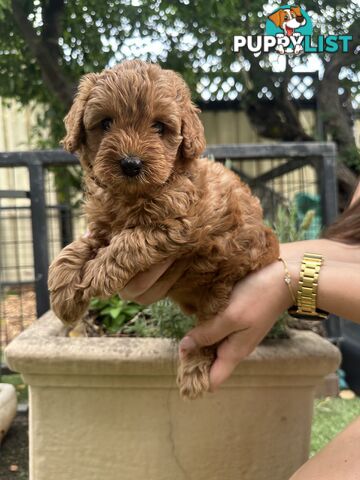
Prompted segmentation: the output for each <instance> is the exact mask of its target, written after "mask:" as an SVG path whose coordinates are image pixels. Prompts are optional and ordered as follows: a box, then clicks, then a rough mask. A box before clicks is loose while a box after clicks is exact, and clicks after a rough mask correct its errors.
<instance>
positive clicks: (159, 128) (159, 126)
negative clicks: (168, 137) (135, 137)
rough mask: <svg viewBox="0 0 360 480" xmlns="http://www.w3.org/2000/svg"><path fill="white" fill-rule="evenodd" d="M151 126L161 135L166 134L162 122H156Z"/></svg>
mask: <svg viewBox="0 0 360 480" xmlns="http://www.w3.org/2000/svg"><path fill="white" fill-rule="evenodd" d="M151 126H152V128H153V129H154V130H155V131H156V133H158V134H159V135H162V134H163V133H164V130H165V125H164V124H163V123H162V122H155V123H153V124H152V125H151Z"/></svg>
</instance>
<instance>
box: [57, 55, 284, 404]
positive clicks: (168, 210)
mask: <svg viewBox="0 0 360 480" xmlns="http://www.w3.org/2000/svg"><path fill="white" fill-rule="evenodd" d="M65 126H66V131H67V134H66V136H65V138H64V140H63V145H64V148H65V149H66V150H68V151H69V152H77V153H78V154H79V157H80V162H81V165H82V167H83V170H84V181H85V186H86V200H85V211H86V214H87V218H88V225H89V231H90V234H89V235H87V236H85V237H82V238H80V239H78V240H76V241H74V242H73V243H71V244H70V245H68V246H67V247H65V248H64V249H63V250H62V251H61V252H60V254H59V256H58V257H57V258H56V259H55V260H54V262H53V263H52V265H51V266H50V270H49V290H50V294H51V304H52V308H53V310H54V312H55V313H56V315H57V316H58V317H59V318H61V319H62V320H63V321H64V322H65V323H67V324H71V323H74V322H76V321H77V320H79V319H80V318H81V317H82V316H83V315H84V313H85V312H86V310H87V308H88V305H89V301H90V299H91V298H92V297H94V296H101V297H109V296H111V295H113V294H114V293H117V292H119V291H120V290H121V289H122V288H123V287H124V286H125V285H126V284H127V283H128V282H129V280H130V279H131V278H132V277H134V275H136V274H137V273H139V272H142V271H144V270H146V269H148V268H149V267H150V266H151V265H153V264H155V263H158V262H161V261H164V260H165V259H166V258H168V257H170V256H172V257H174V258H175V259H176V260H175V262H174V264H173V266H172V267H171V268H170V269H169V270H168V271H167V273H166V274H165V276H164V278H163V281H164V280H166V279H167V278H168V277H172V278H173V279H177V281H176V282H175V284H174V286H173V287H172V288H171V289H170V291H169V292H168V293H167V295H168V296H169V297H170V298H171V299H173V300H174V301H175V302H177V303H178V304H179V305H180V306H181V308H182V309H183V311H184V312H186V313H188V314H195V315H196V316H197V319H198V321H199V322H204V321H207V320H208V319H210V318H212V317H213V316H214V315H215V314H217V313H219V312H221V311H222V310H224V309H225V308H226V306H227V304H228V302H229V297H230V293H231V291H232V288H233V286H234V284H235V283H236V282H237V281H238V280H240V279H242V278H243V277H244V276H245V275H247V274H248V273H249V272H252V271H254V270H257V269H259V268H261V267H263V266H265V265H267V264H269V263H271V262H273V261H274V260H275V259H276V258H277V256H278V254H279V251H278V241H277V239H276V237H275V235H274V233H273V232H272V231H271V229H269V228H268V227H266V226H264V224H263V222H262V210H261V207H260V203H259V200H258V199H257V198H255V197H253V196H252V195H251V192H250V190H249V188H248V187H247V186H246V185H245V184H243V183H242V182H241V180H240V179H239V178H238V177H237V176H236V175H235V174H234V173H232V172H231V171H230V170H228V169H226V168H225V167H223V166H222V165H221V164H219V163H215V162H211V161H209V160H207V159H205V158H200V155H201V153H202V152H203V150H204V148H205V138H204V131H203V127H202V124H201V122H200V120H199V117H198V110H197V109H196V108H195V106H194V105H193V104H192V103H191V98H190V92H189V89H188V87H187V85H186V84H185V83H184V81H183V80H182V78H181V77H180V76H179V75H178V74H176V73H175V72H173V71H170V70H163V69H161V68H160V67H159V66H158V65H154V64H149V63H145V62H141V61H137V60H136V61H126V62H124V63H122V64H120V65H118V66H116V67H114V68H111V69H107V70H104V71H103V72H102V73H100V74H95V73H90V74H88V75H85V76H84V77H83V78H82V79H81V81H80V85H79V88H78V92H77V94H76V96H75V99H74V103H73V105H72V107H71V110H70V112H69V113H68V115H67V116H66V117H65ZM215 352H216V348H215V347H213V348H208V349H204V350H199V351H198V352H197V353H196V354H194V355H191V356H189V357H188V358H186V359H185V360H183V361H182V362H181V364H180V367H179V373H178V384H179V387H180V392H181V394H182V395H183V396H184V397H188V398H196V397H198V396H200V395H201V394H202V393H203V392H204V391H207V390H208V389H209V370H210V367H211V364H212V363H213V361H214V358H215Z"/></svg>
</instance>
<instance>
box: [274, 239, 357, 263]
mask: <svg viewBox="0 0 360 480" xmlns="http://www.w3.org/2000/svg"><path fill="white" fill-rule="evenodd" d="M305 252H313V253H318V254H319V255H323V257H324V259H325V262H327V261H334V262H344V263H351V264H358V266H359V268H360V245H347V244H345V243H340V242H334V241H333V240H327V239H318V240H304V241H300V242H292V243H283V244H281V245H280V254H281V256H282V257H283V258H284V259H286V260H288V261H298V262H301V259H302V257H303V255H304V253H305Z"/></svg>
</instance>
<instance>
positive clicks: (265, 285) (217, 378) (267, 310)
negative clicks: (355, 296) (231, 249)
mask: <svg viewBox="0 0 360 480" xmlns="http://www.w3.org/2000/svg"><path fill="white" fill-rule="evenodd" d="M288 268H289V270H290V273H291V276H292V278H293V279H294V280H295V282H296V277H297V273H296V272H297V271H298V270H299V265H298V263H297V262H296V263H295V262H294V263H292V264H290V263H288ZM294 288H296V284H294ZM292 303H293V302H292V299H291V296H290V292H289V289H288V287H287V285H286V284H285V282H284V267H283V265H282V264H281V262H274V263H272V264H271V265H268V266H267V267H265V268H263V269H261V270H259V271H257V272H255V273H252V274H250V275H248V276H247V277H246V278H245V279H243V280H241V281H240V282H238V283H237V284H236V285H235V287H234V290H233V292H232V295H231V298H230V302H229V305H228V307H227V308H226V310H225V311H224V312H222V313H220V314H218V315H217V316H215V317H214V318H213V319H211V320H209V321H207V322H204V323H203V324H201V325H199V326H197V327H196V328H194V329H193V330H191V331H190V332H189V333H188V334H187V335H186V337H184V338H183V339H182V341H181V342H180V345H179V354H180V357H181V358H184V357H185V356H186V355H188V354H189V353H190V352H194V351H196V350H197V349H198V348H200V347H205V346H209V345H214V344H216V343H219V342H220V343H219V345H218V347H217V358H216V360H215V362H214V363H213V365H212V367H211V370H210V390H211V391H214V390H216V389H217V388H218V387H219V386H220V384H221V383H223V382H224V381H225V380H226V379H227V378H228V377H229V376H230V374H231V373H232V371H233V370H234V368H235V367H236V365H237V364H238V363H239V362H240V361H241V360H242V359H243V358H245V357H246V356H247V355H249V354H250V353H251V352H252V351H253V350H254V349H255V348H256V346H257V345H258V344H259V343H260V342H261V341H262V340H263V338H264V337H265V336H266V334H267V333H268V332H269V330H270V329H271V327H272V326H273V325H274V323H275V322H276V320H277V319H278V318H279V316H280V315H281V314H282V313H283V312H284V311H285V310H287V309H288V308H289V307H290V306H291V305H292Z"/></svg>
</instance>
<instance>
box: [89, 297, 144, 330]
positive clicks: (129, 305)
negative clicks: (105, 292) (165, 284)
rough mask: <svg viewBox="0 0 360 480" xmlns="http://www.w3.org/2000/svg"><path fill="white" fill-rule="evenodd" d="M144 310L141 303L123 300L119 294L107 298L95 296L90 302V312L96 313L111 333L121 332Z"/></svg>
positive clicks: (98, 319) (99, 320) (97, 317)
mask: <svg viewBox="0 0 360 480" xmlns="http://www.w3.org/2000/svg"><path fill="white" fill-rule="evenodd" d="M142 310H143V307H142V306H141V305H138V304H137V303H134V302H126V301H123V300H121V298H120V297H119V296H118V295H114V296H113V297H111V298H109V299H106V300H102V299H100V298H94V299H93V300H92V301H91V304H90V314H94V313H95V316H96V319H97V321H98V322H101V325H102V327H103V328H104V329H105V330H106V332H108V333H110V334H111V333H118V332H121V331H122V329H123V328H125V326H126V325H127V324H128V322H130V321H131V320H132V319H133V318H134V317H135V316H136V315H137V314H139V313H140V312H141V311H142Z"/></svg>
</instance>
